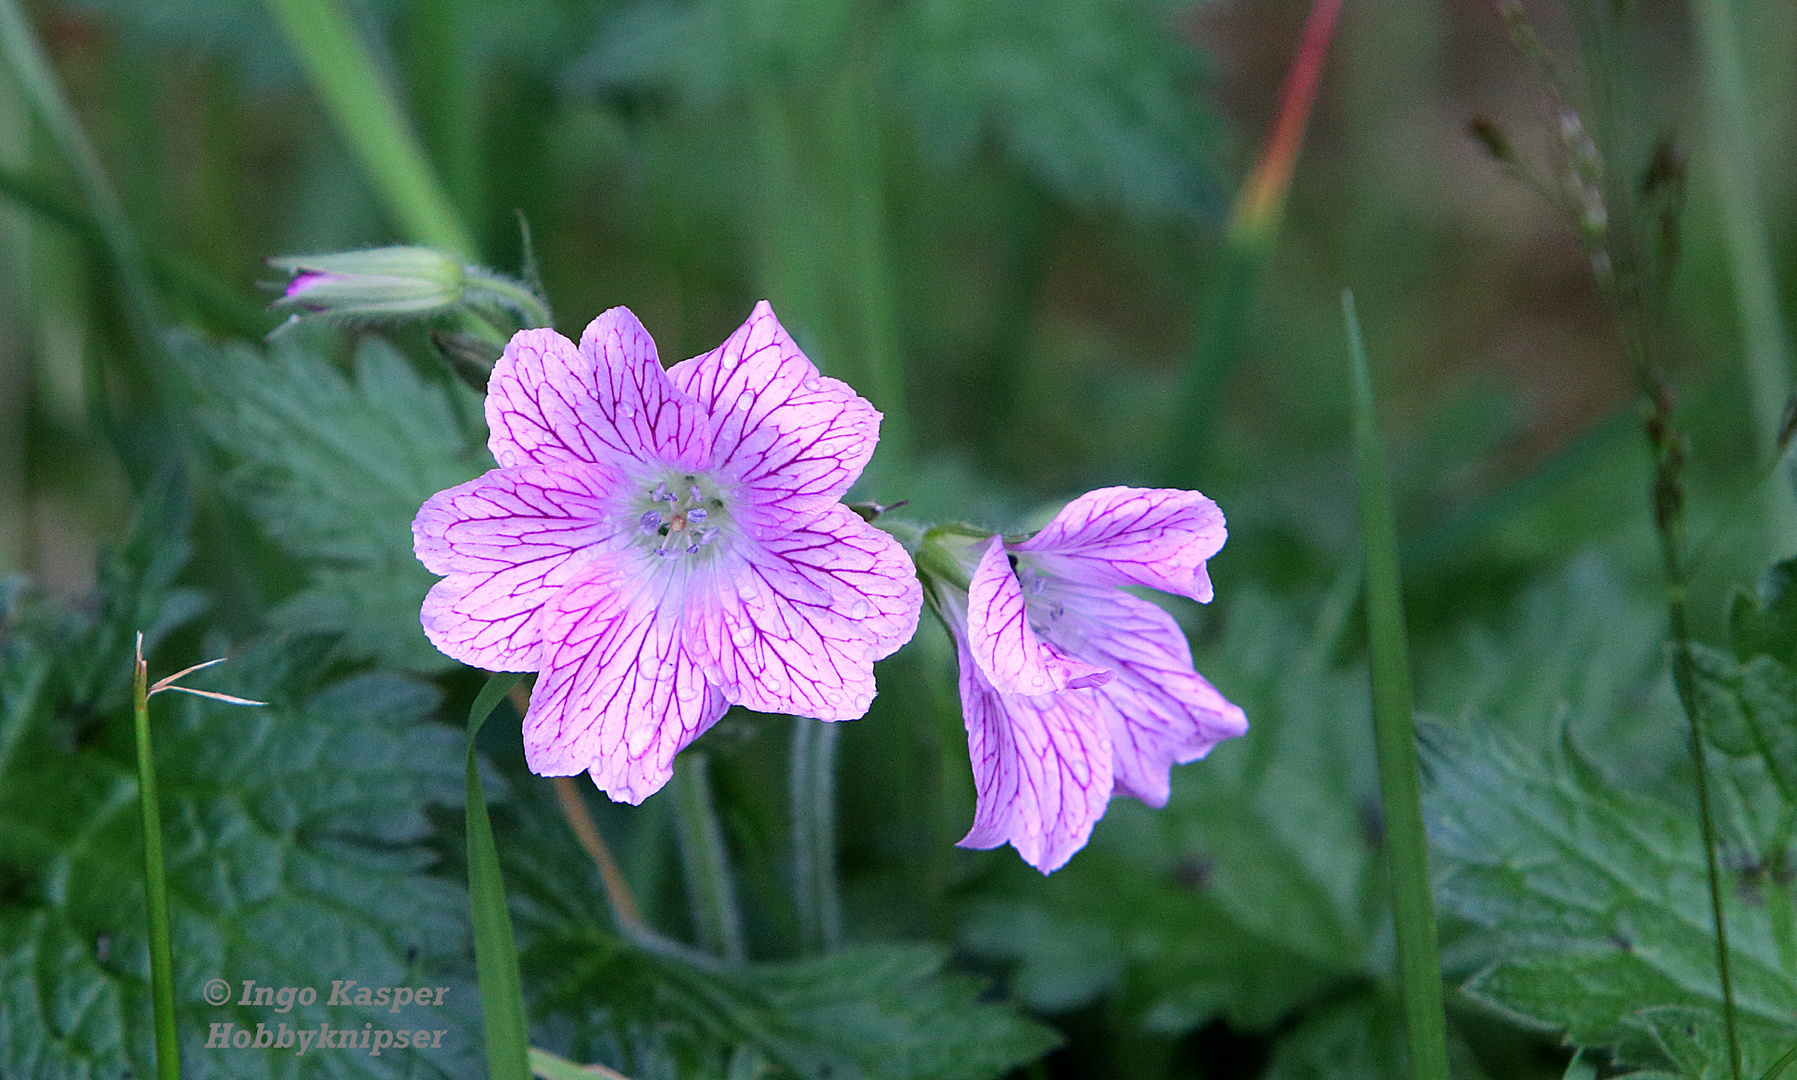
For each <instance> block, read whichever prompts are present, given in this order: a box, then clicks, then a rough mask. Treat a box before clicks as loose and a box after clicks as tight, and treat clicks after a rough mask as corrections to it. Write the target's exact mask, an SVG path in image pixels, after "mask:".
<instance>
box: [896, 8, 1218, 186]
mask: <svg viewBox="0 0 1797 1080" xmlns="http://www.w3.org/2000/svg"><path fill="white" fill-rule="evenodd" d="M900 10H901V11H902V13H903V14H902V15H901V17H900V20H899V23H898V25H897V26H896V28H895V32H894V34H893V41H894V42H895V43H896V44H897V45H898V46H899V49H898V51H897V52H896V54H895V55H894V57H893V59H892V61H891V66H892V69H893V74H894V82H895V84H896V86H897V87H898V91H899V96H898V102H897V104H898V105H899V106H900V107H901V108H903V109H905V110H906V111H907V112H909V113H910V115H911V117H912V119H913V121H914V123H915V124H916V127H917V130H918V132H919V134H920V136H921V138H922V140H923V142H924V143H925V145H926V147H927V148H929V149H930V150H932V151H934V152H935V153H936V154H938V155H939V156H942V157H944V158H946V159H948V160H951V161H954V162H957V163H962V162H967V161H970V160H971V159H972V158H973V157H974V156H975V155H976V154H977V153H978V151H979V149H980V147H981V145H982V140H983V139H984V138H986V137H987V136H988V135H989V134H993V133H995V134H996V135H997V136H998V141H999V144H1000V145H1001V146H1002V147H1003V148H1004V150H1005V152H1006V153H1007V154H1008V155H1009V156H1010V157H1011V158H1012V159H1013V160H1014V161H1015V162H1017V164H1018V165H1020V166H1021V167H1022V168H1023V169H1024V170H1025V171H1027V172H1028V173H1029V174H1030V175H1031V176H1032V177H1033V178H1034V179H1035V180H1036V181H1037V182H1038V183H1040V184H1042V185H1043V186H1044V187H1046V188H1047V189H1049V190H1050V191H1053V192H1055V193H1057V194H1059V195H1061V196H1062V197H1064V198H1067V199H1069V200H1071V201H1074V202H1081V203H1088V204H1099V205H1108V206H1115V207H1119V208H1121V209H1123V210H1125V211H1128V212H1130V213H1132V214H1136V215H1138V216H1141V217H1145V218H1166V217H1193V216H1198V215H1202V214H1206V213H1211V212H1214V211H1215V210H1216V209H1217V208H1218V207H1219V206H1220V205H1221V199H1220V196H1219V195H1218V191H1219V185H1218V183H1217V178H1216V174H1217V169H1216V148H1215V142H1216V133H1215V127H1214V124H1213V123H1212V121H1211V120H1210V118H1209V117H1207V116H1206V115H1205V114H1203V113H1202V112H1200V111H1199V109H1198V107H1197V105H1196V103H1195V98H1194V93H1193V89H1194V86H1195V84H1196V83H1197V82H1198V77H1199V75H1200V74H1201V68H1200V63H1199V54H1198V52H1197V51H1196V50H1195V49H1194V48H1193V46H1192V45H1191V43H1189V42H1185V41H1181V40H1180V39H1179V36H1178V35H1177V33H1176V32H1175V31H1174V28H1173V23H1174V19H1175V18H1176V17H1177V16H1176V9H1175V8H1174V7H1172V6H1171V5H1167V4H1164V3H1157V2H1154V0H923V2H921V3H915V4H910V5H906V6H904V7H903V8H902V9H900Z"/></svg>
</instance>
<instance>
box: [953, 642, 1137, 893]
mask: <svg viewBox="0 0 1797 1080" xmlns="http://www.w3.org/2000/svg"><path fill="white" fill-rule="evenodd" d="M956 641H957V644H958V645H959V647H960V655H961V712H962V719H963V720H964V721H965V723H966V725H967V750H968V753H969V755H970V756H971V757H972V760H973V782H974V788H975V789H976V790H977V792H978V794H979V799H978V803H977V806H976V808H975V810H974V818H973V828H972V829H971V830H969V831H968V833H967V835H966V836H965V837H964V838H962V840H961V841H960V846H961V847H968V848H992V847H997V846H999V845H1000V844H1004V843H1007V842H1008V843H1010V844H1011V845H1012V846H1013V847H1015V848H1016V849H1017V853H1018V854H1019V855H1021V856H1022V857H1023V861H1024V862H1027V863H1029V864H1030V865H1031V866H1033V867H1035V868H1036V869H1038V870H1040V871H1042V872H1043V873H1044V874H1048V873H1052V872H1054V871H1055V870H1058V869H1060V868H1061V867H1062V866H1063V865H1065V864H1066V862H1067V860H1068V859H1070V858H1072V857H1073V854H1074V852H1076V851H1078V850H1079V849H1080V848H1082V847H1085V846H1086V840H1087V839H1088V838H1089V837H1090V836H1091V835H1092V826H1093V824H1094V823H1096V822H1097V821H1098V819H1099V818H1100V817H1102V816H1103V815H1104V808H1105V804H1106V803H1108V802H1109V801H1110V797H1111V748H1110V740H1109V737H1108V736H1107V735H1106V733H1105V729H1104V722H1103V721H1102V720H1101V719H1100V718H1099V717H1098V716H1097V715H1096V712H1095V710H1094V709H1093V707H1092V700H1091V698H1092V695H1095V694H1097V693H1099V691H1097V690H1069V691H1065V692H1063V693H1059V694H1052V695H1046V696H1042V697H1024V696H1022V695H1018V694H1001V693H999V692H998V690H996V689H994V688H993V687H992V685H991V684H990V683H988V682H986V680H985V679H984V678H983V677H982V676H981V675H980V673H979V669H978V668H976V667H975V666H974V662H973V657H972V656H970V655H969V654H968V651H967V646H966V644H965V642H964V641H963V640H962V639H961V638H960V637H959V636H958V635H957V638H956Z"/></svg>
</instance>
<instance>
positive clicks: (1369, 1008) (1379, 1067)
mask: <svg viewBox="0 0 1797 1080" xmlns="http://www.w3.org/2000/svg"><path fill="white" fill-rule="evenodd" d="M1396 1005H1397V1002H1395V1001H1388V1000H1382V999H1381V998H1380V997H1378V996H1377V995H1375V994H1374V993H1373V992H1371V991H1369V990H1362V991H1360V992H1357V993H1354V994H1351V995H1349V996H1348V997H1346V998H1344V999H1343V1000H1341V1001H1337V1002H1333V1003H1331V1004H1328V1005H1325V1006H1323V1007H1321V1008H1318V1009H1315V1010H1312V1011H1311V1012H1309V1013H1307V1014H1305V1016H1304V1019H1303V1020H1301V1021H1299V1023H1298V1025H1297V1026H1296V1027H1294V1028H1293V1029H1292V1030H1291V1031H1289V1032H1286V1033H1285V1034H1284V1035H1281V1036H1280V1038H1279V1041H1278V1042H1277V1043H1275V1044H1274V1045H1273V1055H1272V1060H1270V1061H1268V1062H1267V1071H1266V1072H1265V1073H1264V1074H1262V1080H1403V1078H1404V1077H1407V1076H1409V1075H1410V1073H1409V1070H1408V1069H1406V1068H1405V1066H1404V1021H1403V1016H1402V1014H1401V1013H1400V1012H1399V1011H1398V1009H1397V1008H1396ZM1463 1072H1464V1071H1463V1070H1462V1069H1456V1070H1455V1073H1456V1075H1463Z"/></svg>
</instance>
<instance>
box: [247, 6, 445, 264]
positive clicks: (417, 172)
mask: <svg viewBox="0 0 1797 1080" xmlns="http://www.w3.org/2000/svg"><path fill="white" fill-rule="evenodd" d="M268 6H269V9H270V10H271V11H272V12H273V13H274V17H275V21H276V22H277V23H279V24H280V26H281V30H282V32H283V33H284V34H285V35H286V36H287V41H288V44H290V45H292V46H293V50H294V52H295V53H297V54H298V55H299V60H300V65H301V66H302V67H303V68H304V69H305V71H306V75H307V77H308V78H310V79H311V81H312V86H313V88H314V89H315V90H317V91H318V96H319V98H320V99H321V100H322V101H323V103H324V106H325V110H326V111H327V112H329V113H330V115H331V119H332V120H334V121H335V122H336V124H337V126H338V128H339V129H341V131H342V132H343V136H344V138H345V139H347V140H348V141H349V145H350V149H351V151H352V152H354V153H355V155H356V156H357V157H358V158H360V159H361V162H362V167H363V168H364V169H367V170H368V174H369V177H370V179H371V180H373V182H374V186H375V189H376V190H377V191H378V192H379V193H380V196H381V198H382V199H384V200H385V201H386V203H387V208H388V210H389V211H391V212H392V214H393V216H394V219H395V220H396V221H397V223H398V224H399V227H400V231H401V232H402V233H404V234H405V235H406V236H407V237H408V238H410V239H411V240H412V241H413V242H414V243H419V244H428V245H430V246H431V247H436V248H442V249H443V250H445V251H449V252H453V253H455V254H456V255H459V256H461V257H463V258H465V259H466V258H472V257H473V255H474V250H475V249H474V240H473V238H472V237H471V236H469V234H468V230H467V229H466V228H464V227H463V225H462V222H461V219H460V218H458V217H457V216H456V211H455V207H454V205H453V204H452V203H451V202H450V201H449V196H448V195H447V194H446V193H445V192H444V190H443V186H442V184H441V183H440V182H439V181H438V180H437V176H436V174H435V173H433V172H432V171H431V167H430V163H429V161H428V160H427V159H426V158H425V156H424V151H423V149H422V148H420V147H419V145H418V139H417V137H416V136H415V135H414V134H413V133H412V129H411V128H410V127H409V126H408V125H407V124H406V121H405V118H404V117H403V116H402V115H401V113H400V110H399V102H398V99H397V98H396V97H395V96H394V94H393V90H392V88H391V87H389V86H387V85H386V84H385V83H384V82H382V81H381V79H380V78H379V77H378V76H377V75H376V74H375V67H374V61H373V58H372V57H370V56H369V54H368V50H367V49H366V48H365V47H364V46H363V44H362V42H361V40H360V39H359V38H358V37H357V36H356V31H355V27H354V26H353V25H351V23H350V21H349V17H348V16H347V15H345V14H344V12H343V9H342V8H341V7H339V6H338V5H337V4H336V3H335V0H268Z"/></svg>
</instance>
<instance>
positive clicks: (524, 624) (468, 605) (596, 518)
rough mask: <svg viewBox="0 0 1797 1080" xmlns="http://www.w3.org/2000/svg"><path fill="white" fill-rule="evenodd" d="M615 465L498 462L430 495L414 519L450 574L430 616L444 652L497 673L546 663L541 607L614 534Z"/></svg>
mask: <svg viewBox="0 0 1797 1080" xmlns="http://www.w3.org/2000/svg"><path fill="white" fill-rule="evenodd" d="M621 482H622V478H621V477H620V476H619V474H618V473H617V471H616V470H615V469H610V468H607V467H604V466H598V465H585V464H574V463H570V464H567V465H561V466H554V467H543V466H529V467H523V468H511V469H494V470H492V471H490V472H488V473H486V474H485V475H483V476H480V477H478V478H476V479H474V480H470V481H468V482H467V483H465V484H461V485H458V486H456V487H453V488H450V489H449V490H447V491H440V492H438V493H437V494H435V495H433V496H431V497H430V499H429V500H427V501H426V502H425V504H424V506H423V507H422V508H421V509H420V510H419V511H418V516H417V517H416V518H415V519H413V521H412V546H413V550H414V552H415V553H416V554H417V556H418V560H419V561H420V562H422V563H423V564H424V565H425V566H426V568H428V569H429V570H431V571H432V572H433V573H438V574H447V575H449V576H448V577H446V578H444V579H443V580H442V581H440V582H438V583H437V584H436V585H435V586H433V587H432V589H431V591H430V593H429V594H428V595H427V596H426V597H425V601H424V608H423V611H422V613H421V616H420V621H421V622H422V623H423V624H424V632H425V635H426V636H427V637H429V638H430V639H431V642H432V643H433V644H435V645H436V646H437V647H438V648H439V649H441V650H443V652H444V653H446V654H448V655H449V656H452V657H454V658H456V659H457V660H460V661H462V662H463V663H465V664H473V665H475V666H477V667H482V668H486V669H487V670H489V671H531V670H534V669H535V667H536V664H537V660H538V656H539V649H538V647H537V646H538V642H539V640H540V639H539V637H538V632H537V624H536V614H537V611H538V610H539V609H540V608H542V606H543V605H544V604H545V603H547V602H548V601H549V600H550V599H551V598H552V597H553V596H554V594H555V593H556V591H557V590H559V589H560V588H561V586H562V585H563V584H565V583H566V581H567V580H568V578H569V577H570V576H571V575H572V574H573V573H574V572H575V571H576V570H577V569H578V567H579V562H580V560H579V558H578V555H579V553H580V552H582V551H583V550H585V549H588V548H590V547H592V546H593V545H595V544H601V543H603V542H604V541H605V540H606V539H607V538H608V537H609V534H610V532H611V528H610V526H609V525H608V523H607V522H608V519H609V518H610V517H611V516H612V511H611V509H610V506H609V504H610V502H611V500H613V499H614V498H615V496H616V491H617V485H618V484H620V483H621Z"/></svg>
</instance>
